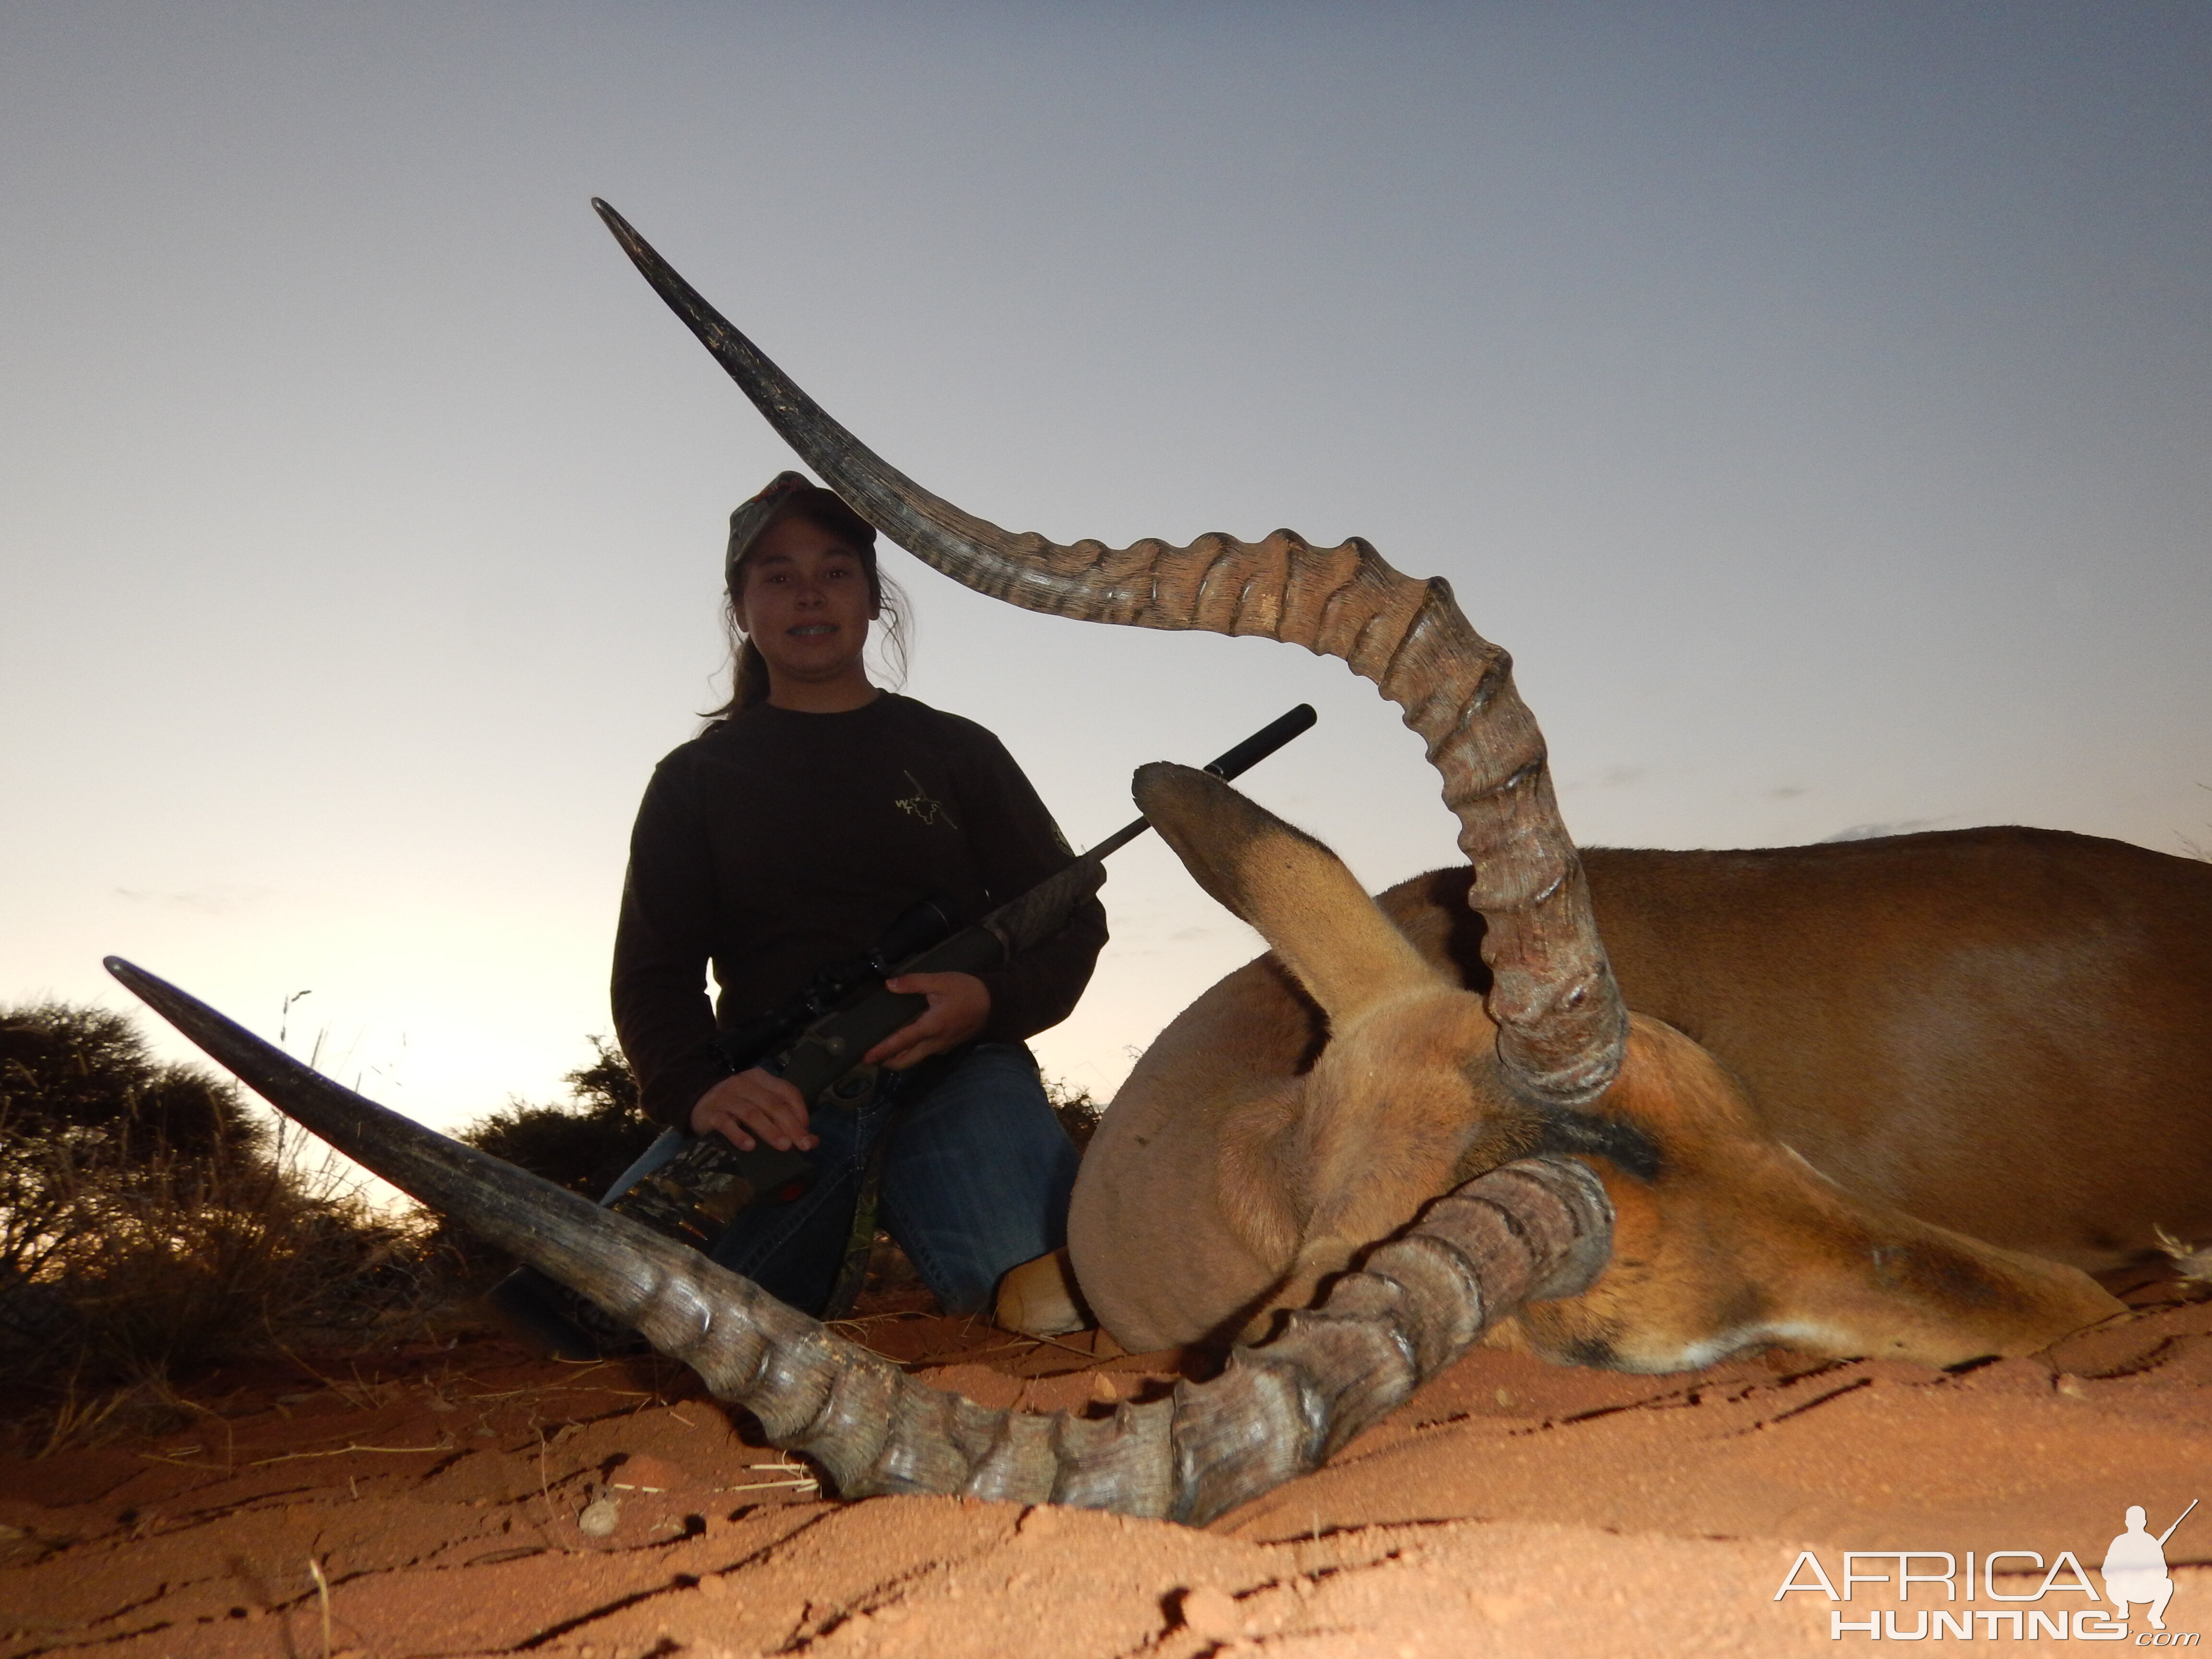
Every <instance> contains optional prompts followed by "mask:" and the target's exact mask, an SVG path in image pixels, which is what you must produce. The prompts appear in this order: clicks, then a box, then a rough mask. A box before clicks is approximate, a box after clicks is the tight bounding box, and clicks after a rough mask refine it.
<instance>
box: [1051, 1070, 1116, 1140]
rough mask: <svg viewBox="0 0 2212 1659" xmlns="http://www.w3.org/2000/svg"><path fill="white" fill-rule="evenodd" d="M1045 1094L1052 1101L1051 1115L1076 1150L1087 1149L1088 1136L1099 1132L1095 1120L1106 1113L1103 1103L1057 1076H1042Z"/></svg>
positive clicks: (1089, 1138) (1089, 1137)
mask: <svg viewBox="0 0 2212 1659" xmlns="http://www.w3.org/2000/svg"><path fill="white" fill-rule="evenodd" d="M1044 1097H1045V1098H1046V1099H1047V1100H1048V1101H1049V1102H1051V1103H1052V1115H1054V1117H1056V1118H1058V1119H1059V1120H1060V1127H1061V1128H1063V1129H1065V1130H1066V1131H1067V1138H1068V1139H1070V1140H1072V1141H1073V1142H1074V1143H1075V1149H1076V1151H1078V1152H1085V1151H1087V1150H1088V1149H1089V1148H1090V1146H1091V1136H1093V1135H1094V1134H1097V1133H1098V1120H1099V1119H1100V1118H1102V1117H1103V1116H1105V1115H1106V1103H1105V1102H1104V1101H1103V1100H1093V1099H1092V1098H1091V1091H1090V1090H1088V1089H1078V1088H1076V1087H1074V1086H1073V1085H1070V1084H1067V1083H1065V1082H1063V1081H1061V1080H1060V1079H1059V1078H1056V1077H1048V1078H1047V1079H1045V1080H1044Z"/></svg>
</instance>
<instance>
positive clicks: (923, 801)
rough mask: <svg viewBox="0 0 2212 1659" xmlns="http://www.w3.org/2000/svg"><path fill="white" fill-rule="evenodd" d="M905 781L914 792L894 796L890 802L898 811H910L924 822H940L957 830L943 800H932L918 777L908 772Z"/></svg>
mask: <svg viewBox="0 0 2212 1659" xmlns="http://www.w3.org/2000/svg"><path fill="white" fill-rule="evenodd" d="M906 781H908V783H910V784H912V785H913V786H914V793H912V794H911V795H899V796H896V797H895V798H894V799H893V803H892V804H893V805H896V807H897V808H898V810H899V811H902V812H911V813H912V814H913V815H914V816H915V817H918V818H920V819H921V821H922V822H923V823H942V824H944V825H945V827H946V828H947V829H958V828H959V827H960V826H959V825H958V824H957V823H953V822H952V814H951V813H950V812H948V811H945V803H944V802H943V801H941V800H932V799H930V798H929V791H927V789H925V788H923V787H921V779H920V778H917V777H916V776H915V775H914V774H913V773H911V772H908V774H906Z"/></svg>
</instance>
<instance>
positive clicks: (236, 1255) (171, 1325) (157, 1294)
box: [0, 1005, 439, 1450]
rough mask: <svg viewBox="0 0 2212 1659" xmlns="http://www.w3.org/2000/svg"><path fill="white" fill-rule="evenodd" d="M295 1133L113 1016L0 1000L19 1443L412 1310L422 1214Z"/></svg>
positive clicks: (8, 1300)
mask: <svg viewBox="0 0 2212 1659" xmlns="http://www.w3.org/2000/svg"><path fill="white" fill-rule="evenodd" d="M179 1099H183V1100H185V1102H186V1103H187V1105H188V1106H189V1108H190V1109H189V1110H185V1109H182V1108H179V1106H178V1104H177V1103H178V1101H179ZM210 1126H213V1127H210ZM307 1145H308V1143H307V1137H306V1136H305V1134H304V1133H302V1132H301V1131H299V1130H297V1129H294V1128H289V1127H288V1126H285V1125H283V1124H282V1123H281V1122H276V1121H263V1120H261V1119H259V1118H258V1117H257V1116H256V1115H254V1114H253V1113H252V1112H251V1111H250V1109H247V1108H246V1107H245V1106H244V1105H243V1104H242V1103H240V1101H239V1100H238V1099H237V1097H236V1095H235V1092H234V1091H233V1090H231V1089H230V1088H229V1086H228V1085H224V1084H222V1083H220V1082H218V1081H216V1079H213V1078H211V1077H209V1076H207V1075H205V1074H204V1073H192V1072H191V1071H190V1070H189V1069H188V1068H179V1067H176V1066H161V1065H157V1064H155V1063H154V1062H153V1061H152V1060H150V1059H149V1057H148V1056H147V1054H146V1053H145V1050H144V1048H143V1044H142V1043H141V1042H139V1041H138V1040H137V1036H136V1035H135V1033H134V1032H133V1031H132V1030H131V1028H130V1027H129V1025H128V1024H127V1023H126V1022H124V1021H122V1020H121V1019H120V1018H119V1017H118V1016H115V1015H112V1014H109V1013H106V1012H103V1011H100V1010H95V1009H70V1008H66V1007H60V1006H55V1005H46V1006H40V1007H38V1008H33V1009H23V1010H10V1011H5V1012H0V1392H4V1396H5V1398H6V1400H7V1402H8V1406H7V1411H6V1414H7V1416H8V1417H9V1418H11V1419H14V1423H13V1426H14V1430H15V1440H16V1442H17V1443H18V1445H19V1446H20V1447H21V1448H22V1449H29V1450H39V1449H46V1450H51V1449H56V1448H58V1447H60V1446H62V1445H64V1444H71V1443H86V1442H87V1441H89V1440H94V1439H98V1438H101V1437H106V1436H107V1435H110V1434H114V1433H121V1432H126V1431H143V1429H145V1428H146V1427H148V1426H149V1425H151V1424H156V1423H160V1424H173V1423H174V1422H175V1421H177V1420H179V1419H180V1418H181V1417H183V1416H188V1415H189V1414H190V1413H191V1411H192V1410H193V1409H194V1408H193V1407H190V1406H189V1405H188V1404H187V1403H186V1402H185V1401H183V1400H182V1399H181V1397H180V1396H179V1395H178V1393H177V1392H176V1390H177V1387H178V1385H179V1383H181V1382H184V1381H185V1380H188V1379H190V1378H191V1377H192V1376H194V1375H195V1374H196V1373H198V1372H201V1371H204V1370H206V1369H207V1368H208V1367H210V1366H212V1365H215V1364H220V1363H222V1362H224V1361H228V1360H231V1359H235V1358H243V1357H246V1356H250V1355H253V1354H257V1353H267V1352H277V1351H282V1350H288V1349H289V1348H292V1347H295V1346H302V1345H312V1344H316V1343H319V1342H320V1341H323V1340H329V1339H331V1338H334V1337H337V1336H339V1335H341V1334H343V1335H346V1336H349V1337H353V1338H356V1339H358V1338H359V1337H361V1336H362V1335H364V1334H368V1332H369V1331H370V1330H371V1329H373V1328H380V1327H381V1328H386V1329H388V1328H390V1327H392V1325H393V1324H394V1323H395V1322H402V1323H404V1322H414V1321H419V1319H420V1318H421V1317H422V1314H423V1312H424V1311H425V1310H426V1309H427V1308H428V1306H430V1305H432V1304H435V1301H436V1299H437V1297H436V1292H437V1290H438V1288H439V1286H438V1285H437V1284H436V1275H435V1272H434V1271H433V1268H434V1266H435V1258H434V1256H433V1255H432V1252H431V1251H430V1249H429V1248H428V1230H427V1229H426V1228H425V1227H423V1226H422V1225H421V1224H420V1223H419V1222H416V1221H415V1220H412V1219H410V1218H394V1217H392V1216H390V1215H388V1214H383V1213H380V1212H377V1211H375V1210H374V1209H373V1208H372V1207H371V1206H369V1205H368V1203H367V1202H366V1201H365V1200H364V1199H363V1197H362V1193H361V1191H360V1188H359V1186H358V1183H357V1182H356V1179H355V1178H354V1177H352V1176H350V1175H349V1174H347V1173H343V1172H342V1167H341V1165H340V1164H338V1162H337V1159H336V1158H334V1157H333V1156H332V1155H330V1154H328V1153H320V1154H311V1153H309V1152H307Z"/></svg>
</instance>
